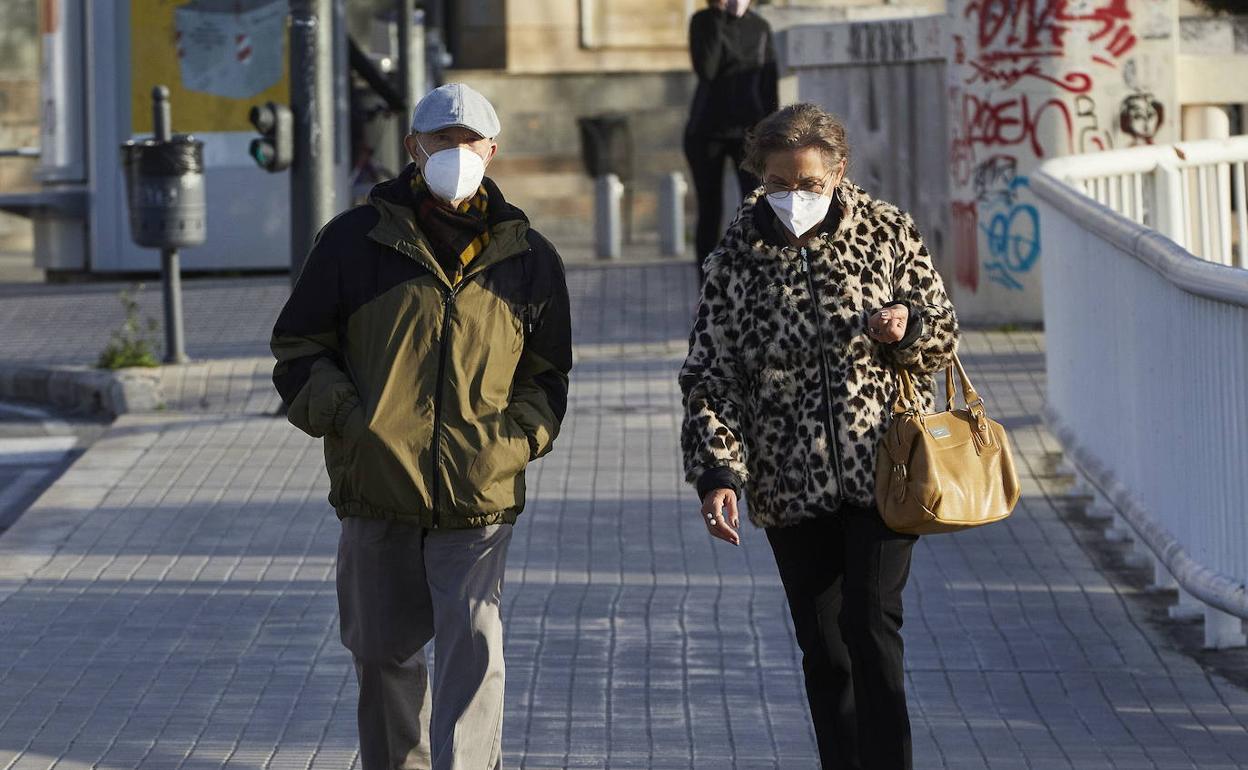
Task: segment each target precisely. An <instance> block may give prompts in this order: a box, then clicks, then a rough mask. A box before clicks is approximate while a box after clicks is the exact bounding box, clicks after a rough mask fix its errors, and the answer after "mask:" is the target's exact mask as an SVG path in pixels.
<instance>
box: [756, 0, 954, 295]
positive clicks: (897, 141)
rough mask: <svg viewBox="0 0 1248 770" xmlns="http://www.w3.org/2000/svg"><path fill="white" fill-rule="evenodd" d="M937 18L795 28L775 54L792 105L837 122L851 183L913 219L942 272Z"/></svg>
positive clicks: (944, 226) (940, 24)
mask: <svg viewBox="0 0 1248 770" xmlns="http://www.w3.org/2000/svg"><path fill="white" fill-rule="evenodd" d="M944 28H945V25H944V19H943V17H936V16H928V17H922V18H916V19H907V20H895V21H880V22H857V23H841V24H832V25H819V26H806V27H794V28H792V29H789V30H788V31H786V32H785V33H783V35H782V36H781V45H780V52H781V57H782V59H783V60H784V63H785V64H786V66H787V67H788V68H789V69H790V71H791V72H793V73H795V74H796V76H797V83H798V89H797V97H798V98H799V99H800V100H802V101H811V102H815V103H817V104H820V105H822V106H823V107H824V108H825V109H827V110H829V111H831V112H832V113H833V114H835V115H837V116H838V117H840V118H841V119H842V120H843V121H844V123H845V127H846V130H847V131H848V133H849V144H850V164H849V172H848V173H849V177H850V179H852V180H854V181H855V182H857V183H858V184H859V185H861V186H862V187H863V188H864V189H866V190H867V192H869V193H871V194H872V195H874V196H877V197H879V198H883V199H884V200H888V201H891V202H892V203H895V204H897V205H898V206H900V207H901V208H903V209H905V210H907V211H909V212H910V213H911V214H913V215H914V218H915V221H916V223H917V224H918V225H919V229H920V230H921V231H922V232H923V235H924V238H925V239H926V241H927V244H928V248H929V249H930V250H931V252H932V254H933V255H934V257H935V259H936V263H937V267H938V268H939V269H940V270H941V271H942V273H945V274H946V275H947V276H951V273H950V272H949V271H948V269H947V268H948V267H950V266H951V264H952V261H951V260H950V259H949V248H948V243H949V240H950V233H949V217H948V209H949V166H948V153H947V152H946V149H945V148H946V147H947V144H948V140H947V138H946V123H947V118H946V103H945V99H944V93H945V77H946V75H945V69H946V67H945V57H944V50H945V46H944V44H943V34H944Z"/></svg>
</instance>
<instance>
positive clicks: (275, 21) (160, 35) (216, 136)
mask: <svg viewBox="0 0 1248 770" xmlns="http://www.w3.org/2000/svg"><path fill="white" fill-rule="evenodd" d="M41 2H42V5H43V13H42V14H41V17H42V19H43V29H42V33H43V46H44V72H43V83H42V89H43V98H42V101H43V103H44V105H45V109H44V115H43V131H42V138H41V156H40V168H39V171H38V178H39V179H40V180H41V181H42V184H43V191H42V193H34V194H28V195H24V196H4V195H0V208H6V209H9V210H14V211H22V212H23V213H27V214H28V215H29V216H31V218H32V219H33V220H34V224H35V241H36V242H35V255H36V263H37V265H38V266H39V267H42V268H45V269H48V270H53V271H63V272H90V273H125V272H137V271H144V272H151V271H155V270H157V269H158V268H159V266H160V254H159V252H158V251H155V250H152V249H150V248H143V247H141V246H139V245H138V244H136V243H135V242H133V241H132V240H131V238H130V233H129V232H128V223H129V212H128V210H127V209H128V206H127V200H128V199H127V189H126V177H125V172H124V169H123V166H122V163H121V161H120V159H119V157H118V153H117V147H118V146H119V145H121V144H122V143H124V142H126V141H129V140H139V139H143V138H146V137H147V136H148V135H149V128H150V122H151V117H150V109H151V104H150V98H149V95H150V93H151V91H152V88H153V87H154V86H156V85H158V84H165V85H168V86H169V89H170V93H171V104H172V108H173V115H174V122H173V130H174V131H176V132H178V133H182V134H193V135H194V136H195V139H197V140H199V141H201V142H202V181H203V188H201V189H202V191H203V206H204V209H205V212H206V218H205V219H204V220H203V227H204V230H203V234H202V235H203V241H202V245H196V246H192V247H190V248H187V249H186V250H185V251H184V252H183V253H182V266H183V268H184V269H186V270H210V271H220V270H231V271H233V270H284V269H288V268H289V266H290V263H291V260H290V177H289V176H288V174H289V172H283V173H276V174H269V173H266V172H265V171H263V170H261V169H259V168H257V167H256V164H255V162H254V161H253V160H252V159H251V157H250V155H249V154H248V147H249V145H250V143H251V139H252V138H253V137H254V136H255V135H256V134H255V132H254V131H253V130H252V127H251V125H250V123H249V122H248V112H249V110H250V109H251V106H252V105H254V104H261V103H264V102H266V101H275V102H280V103H283V104H285V103H289V73H288V72H287V69H288V65H287V61H288V60H289V46H288V42H287V31H286V16H287V13H288V11H289V8H288V2H287V0H186V1H185V2H176V3H175V2H169V1H168V0H118V1H117V2H83V0H41ZM334 9H335V10H334V12H335V20H334V21H335V26H334V28H335V29H338V30H342V31H343V32H342V35H340V36H339V38H338V39H336V40H335V41H334V73H335V75H334V87H335V98H334V105H335V108H334V111H335V126H336V130H337V134H336V140H335V157H334V168H335V174H334V176H335V187H336V189H337V194H338V201H339V207H343V206H346V205H347V201H348V199H347V190H346V187H347V179H348V170H349V168H350V158H349V154H350V152H349V141H350V140H349V136H348V131H347V121H348V115H347V109H348V103H347V102H348V100H347V99H346V96H345V95H346V94H347V48H346V32H345V30H346V21H345V18H344V15H345V3H344V2H341V0H339V2H335V3H334ZM19 198H20V200H19Z"/></svg>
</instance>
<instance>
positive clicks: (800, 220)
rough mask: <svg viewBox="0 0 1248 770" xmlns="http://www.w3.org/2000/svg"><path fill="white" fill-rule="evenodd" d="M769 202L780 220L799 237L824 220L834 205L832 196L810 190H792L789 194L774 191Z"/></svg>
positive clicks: (768, 197) (768, 198)
mask: <svg viewBox="0 0 1248 770" xmlns="http://www.w3.org/2000/svg"><path fill="white" fill-rule="evenodd" d="M767 202H768V203H769V204H771V210H772V211H774V212H776V217H777V218H779V220H780V222H781V223H782V224H784V226H785V227H787V228H788V229H789V232H791V233H793V235H794V236H796V237H798V238H800V237H802V236H803V235H805V234H806V233H807V232H809V231H810V229H811V228H812V227H814V226H816V225H818V224H819V223H820V222H822V221H823V220H824V218H826V217H827V216H828V207H829V206H831V205H832V199H831V198H829V197H828V196H826V195H824V194H822V193H817V192H812V191H810V190H792V191H790V192H789V194H788V195H778V194H776V193H772V194H770V195H768V196H767Z"/></svg>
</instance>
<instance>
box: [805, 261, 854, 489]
mask: <svg viewBox="0 0 1248 770" xmlns="http://www.w3.org/2000/svg"><path fill="white" fill-rule="evenodd" d="M801 256H802V272H803V273H805V274H806V287H807V289H808V290H809V291H810V306H811V309H812V311H813V313H814V319H815V340H816V343H817V344H818V347H819V373H820V374H821V375H822V376H821V378H820V379H821V383H820V384H821V385H822V386H823V405H824V409H826V410H827V411H826V416H825V422H826V425H825V426H824V427H825V428H826V429H827V431H828V443H829V444H831V445H832V465H833V471H834V472H835V473H836V494H837V495H838V496H839V497H840V498H841V499H844V498H845V482H844V479H843V474H842V472H841V442H840V438H839V434H838V433H837V431H836V414H835V412H833V410H832V375H831V372H830V371H829V367H828V354H827V350H826V349H825V348H824V344H823V324H822V323H821V322H820V321H819V298H818V295H817V294H816V293H815V276H814V273H813V271H812V270H811V269H810V259H809V258H808V256H807V252H806V247H805V246H803V247H802V249H801Z"/></svg>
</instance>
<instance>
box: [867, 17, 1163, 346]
mask: <svg viewBox="0 0 1248 770" xmlns="http://www.w3.org/2000/svg"><path fill="white" fill-rule="evenodd" d="M1106 9H1108V6H1106ZM948 13H949V15H948V19H949V25H948V29H949V34H950V38H951V39H950V40H949V56H950V61H949V67H948V70H947V72H948V82H947V89H946V93H947V97H948V99H949V102H948V114H949V153H950V155H949V162H950V166H949V167H950V180H951V190H950V200H951V208H950V211H949V212H948V213H949V220H950V222H951V223H952V226H951V230H952V236H953V237H952V238H951V239H950V240H951V241H952V243H951V244H950V245H949V246H948V247H946V251H949V252H951V254H950V256H951V257H952V260H951V261H952V263H953V270H952V273H953V281H951V283H952V287H951V289H952V292H953V298H954V302H955V304H956V305H957V307H958V317H959V319H960V320H963V321H966V322H977V323H1003V322H1037V321H1041V320H1042V318H1041V316H1042V312H1043V303H1042V298H1041V296H1040V283H1041V282H1040V272H1041V269H1042V267H1041V264H1042V262H1043V260H1044V249H1045V248H1046V244H1045V238H1044V229H1045V223H1044V222H1043V221H1042V219H1043V217H1042V211H1043V209H1042V207H1041V206H1040V205H1039V204H1038V202H1037V200H1036V198H1035V196H1033V195H1032V193H1031V190H1030V180H1031V175H1032V174H1033V173H1034V172H1035V171H1036V168H1037V166H1039V165H1040V164H1041V163H1043V162H1045V161H1046V160H1048V159H1050V158H1054V157H1058V156H1063V155H1072V154H1082V153H1092V152H1100V151H1104V150H1110V149H1116V148H1121V147H1129V146H1132V145H1137V144H1154V143H1155V144H1162V143H1166V142H1171V141H1174V140H1175V139H1177V138H1178V130H1177V124H1178V122H1179V121H1178V119H1177V116H1178V114H1179V110H1178V97H1177V83H1176V80H1175V73H1174V70H1175V66H1174V63H1175V61H1176V60H1177V59H1178V41H1179V31H1178V17H1179V13H1178V3H1177V0H1159V2H1152V1H1151V0H1124V1H1123V3H1121V8H1117V9H1116V10H1115V11H1113V12H1111V13H1107V14H1088V15H1086V16H1085V15H1079V14H1071V15H1065V16H1063V15H1060V14H1059V15H1058V16H1060V19H1059V18H1058V16H1055V17H1052V18H1050V17H1048V16H1045V15H1044V14H1040V13H1036V12H1035V7H1034V6H1031V5H1027V4H1008V3H1006V4H989V3H980V2H977V0H950V2H949V4H948ZM1145 19H1147V20H1148V22H1147V24H1146V23H1145V21H1144V20H1145ZM1050 21H1052V24H1050ZM1146 26H1147V32H1146V31H1145V29H1146ZM851 140H852V137H851Z"/></svg>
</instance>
